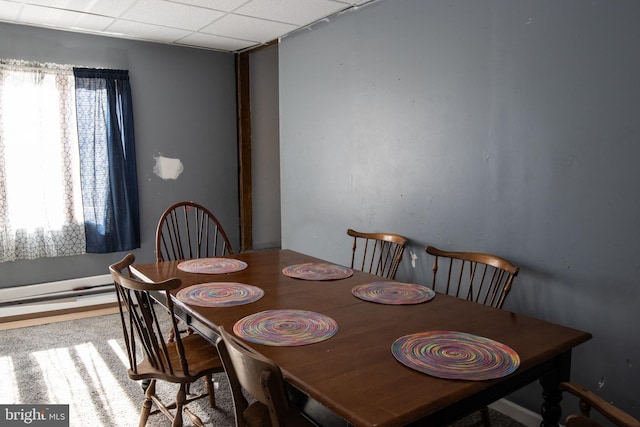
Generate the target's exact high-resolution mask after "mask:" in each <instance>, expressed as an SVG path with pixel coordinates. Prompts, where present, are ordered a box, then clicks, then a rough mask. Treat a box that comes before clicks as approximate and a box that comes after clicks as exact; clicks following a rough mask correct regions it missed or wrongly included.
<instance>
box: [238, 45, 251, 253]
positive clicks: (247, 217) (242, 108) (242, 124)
mask: <svg viewBox="0 0 640 427" xmlns="http://www.w3.org/2000/svg"><path fill="white" fill-rule="evenodd" d="M249 80H250V79H249V53H247V52H245V53H238V54H236V98H237V99H236V101H237V108H238V111H237V122H238V123H237V126H238V166H239V174H240V176H239V186H240V188H239V195H240V251H247V250H251V249H253V204H252V185H251V97H250V93H251V90H250V89H251V86H250V81H249Z"/></svg>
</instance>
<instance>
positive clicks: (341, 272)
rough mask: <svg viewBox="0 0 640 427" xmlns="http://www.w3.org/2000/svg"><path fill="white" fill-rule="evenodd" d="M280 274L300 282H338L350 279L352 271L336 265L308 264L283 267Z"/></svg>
mask: <svg viewBox="0 0 640 427" xmlns="http://www.w3.org/2000/svg"><path fill="white" fill-rule="evenodd" d="M282 273H283V274H284V275H285V276H289V277H293V278H296V279H302V280H339V279H346V278H347V277H351V276H352V275H353V270H351V269H350V268H347V267H343V266H341V265H336V264H330V263H324V262H308V263H305V264H296V265H290V266H288V267H285V268H284V269H283V270H282Z"/></svg>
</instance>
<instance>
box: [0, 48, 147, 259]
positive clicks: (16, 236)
mask: <svg viewBox="0 0 640 427" xmlns="http://www.w3.org/2000/svg"><path fill="white" fill-rule="evenodd" d="M139 236H140V231H139V217H138V190H137V177H136V163H135V148H134V136H133V113H132V109H131V93H130V87H129V78H128V73H127V72H126V71H120V70H95V69H79V68H72V67H69V66H59V65H52V64H34V63H25V62H22V61H8V60H0V261H11V260H15V259H33V258H39V257H51V256H67V255H77V254H81V253H86V252H91V253H102V252H116V251H124V250H129V249H133V248H137V247H139V246H140V237H139Z"/></svg>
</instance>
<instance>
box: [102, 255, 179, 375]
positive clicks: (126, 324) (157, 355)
mask: <svg viewBox="0 0 640 427" xmlns="http://www.w3.org/2000/svg"><path fill="white" fill-rule="evenodd" d="M134 261H135V256H134V255H133V254H128V255H127V256H125V257H124V258H123V259H122V260H121V261H119V262H117V263H115V264H112V265H110V266H109V271H110V272H111V277H112V278H113V282H114V285H115V288H116V293H117V296H118V303H119V306H120V319H121V321H122V331H123V334H124V341H125V344H126V347H127V356H128V358H129V376H130V377H131V378H132V379H134V380H137V379H143V378H145V377H148V375H147V374H149V373H152V374H154V375H153V377H154V378H160V379H170V378H175V377H178V376H186V375H188V373H189V366H188V363H187V359H186V357H185V354H184V348H183V345H182V340H181V338H180V334H179V333H176V332H177V326H176V317H175V315H174V309H173V302H172V299H171V298H170V296H169V291H170V290H173V289H177V288H178V287H180V284H181V282H180V279H178V278H173V279H168V280H165V281H163V282H158V283H147V282H142V281H140V280H136V279H135V278H133V277H132V275H131V270H130V268H129V267H130V265H131V264H133V262H134ZM150 291H156V292H158V293H159V294H162V295H163V296H164V298H166V304H167V308H168V311H169V315H170V319H171V322H172V329H173V332H174V336H175V337H174V339H175V345H172V346H171V348H168V347H167V344H166V341H165V339H164V336H163V332H162V325H161V323H160V318H159V317H158V316H157V313H156V310H155V306H157V305H158V304H155V303H154V301H153V300H152V298H151V295H150V294H149V292H150ZM163 314H164V315H165V316H167V314H166V313H163ZM176 350H177V352H178V354H177V355H176V354H172V353H171V351H173V352H175V351H176ZM176 361H177V363H176ZM140 363H144V365H145V368H144V371H145V375H146V376H145V375H142V373H140V374H139V373H138V368H139V364H140ZM139 375H142V376H139Z"/></svg>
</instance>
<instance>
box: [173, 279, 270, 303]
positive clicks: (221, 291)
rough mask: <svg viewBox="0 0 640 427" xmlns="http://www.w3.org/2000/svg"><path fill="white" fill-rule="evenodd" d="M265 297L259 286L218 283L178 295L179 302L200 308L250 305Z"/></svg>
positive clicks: (186, 289) (208, 284)
mask: <svg viewBox="0 0 640 427" xmlns="http://www.w3.org/2000/svg"><path fill="white" fill-rule="evenodd" d="M263 295H264V291H263V290H262V289H260V288H258V287H257V286H252V285H245V284H244V283H234V282H219V283H218V282H216V283H201V284H199V285H193V286H189V287H186V288H184V289H181V290H180V291H179V292H178V293H177V294H176V298H178V300H180V301H182V302H184V303H187V304H191V305H197V306H200V307H231V306H234V305H242V304H249V303H251V302H254V301H257V300H259V299H260V298H262V296H263Z"/></svg>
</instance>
